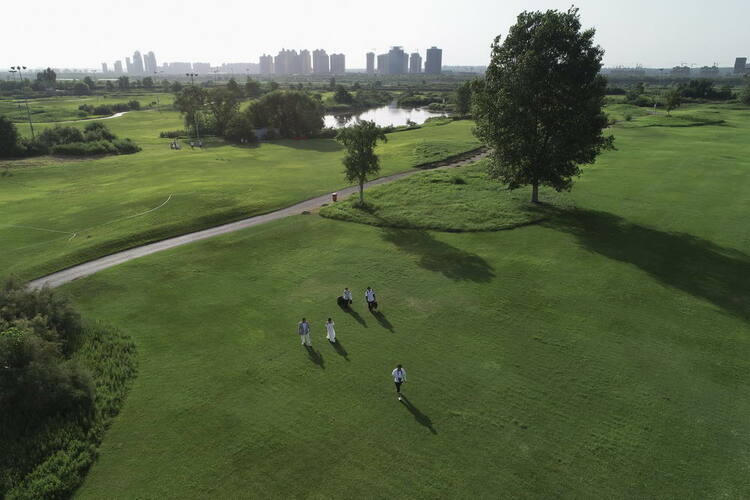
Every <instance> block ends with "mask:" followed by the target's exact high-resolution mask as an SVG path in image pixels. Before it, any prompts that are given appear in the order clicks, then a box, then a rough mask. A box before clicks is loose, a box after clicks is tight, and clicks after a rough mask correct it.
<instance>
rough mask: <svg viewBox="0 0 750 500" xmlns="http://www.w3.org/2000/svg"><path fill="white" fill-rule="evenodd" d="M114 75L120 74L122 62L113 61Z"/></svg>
mask: <svg viewBox="0 0 750 500" xmlns="http://www.w3.org/2000/svg"><path fill="white" fill-rule="evenodd" d="M115 73H122V61H115Z"/></svg>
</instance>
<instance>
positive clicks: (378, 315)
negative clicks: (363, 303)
mask: <svg viewBox="0 0 750 500" xmlns="http://www.w3.org/2000/svg"><path fill="white" fill-rule="evenodd" d="M372 315H373V316H375V319H376V320H378V323H380V326H382V327H383V328H385V329H387V330H389V331H390V332H391V333H393V332H395V331H396V330H395V329H394V328H393V324H392V323H391V322H390V321H388V318H386V317H385V314H383V313H382V312H380V311H372Z"/></svg>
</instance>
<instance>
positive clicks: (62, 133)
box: [37, 125, 84, 148]
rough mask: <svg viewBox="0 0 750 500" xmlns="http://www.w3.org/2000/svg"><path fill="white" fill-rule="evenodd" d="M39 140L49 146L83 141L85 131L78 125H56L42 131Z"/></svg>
mask: <svg viewBox="0 0 750 500" xmlns="http://www.w3.org/2000/svg"><path fill="white" fill-rule="evenodd" d="M37 140H38V141H39V142H40V143H41V144H43V145H44V146H45V147H47V148H51V147H52V146H55V145H57V144H71V143H74V142H83V140H84V139H83V132H81V129H79V128H77V127H63V126H61V125H55V126H54V127H52V128H47V129H44V130H43V131H42V133H41V134H39V136H38V137H37Z"/></svg>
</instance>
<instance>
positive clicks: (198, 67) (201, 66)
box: [193, 62, 211, 75]
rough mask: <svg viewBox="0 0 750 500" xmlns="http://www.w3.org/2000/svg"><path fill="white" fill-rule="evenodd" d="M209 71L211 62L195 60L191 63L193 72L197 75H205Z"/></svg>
mask: <svg viewBox="0 0 750 500" xmlns="http://www.w3.org/2000/svg"><path fill="white" fill-rule="evenodd" d="M210 72H211V64H210V63H207V62H196V63H193V73H198V74H199V75H207V74H209V73H210Z"/></svg>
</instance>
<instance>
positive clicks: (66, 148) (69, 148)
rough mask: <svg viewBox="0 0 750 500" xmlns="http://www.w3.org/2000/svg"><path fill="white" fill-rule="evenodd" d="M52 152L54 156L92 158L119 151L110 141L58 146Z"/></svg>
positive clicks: (71, 143) (53, 147)
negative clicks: (91, 156)
mask: <svg viewBox="0 0 750 500" xmlns="http://www.w3.org/2000/svg"><path fill="white" fill-rule="evenodd" d="M50 151H51V152H52V154H56V155H63V156H90V155H105V154H108V153H116V152H117V149H116V148H115V147H114V146H113V144H112V143H111V142H109V141H92V142H70V143H66V144H56V145H54V146H52V148H51V149H50Z"/></svg>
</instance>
